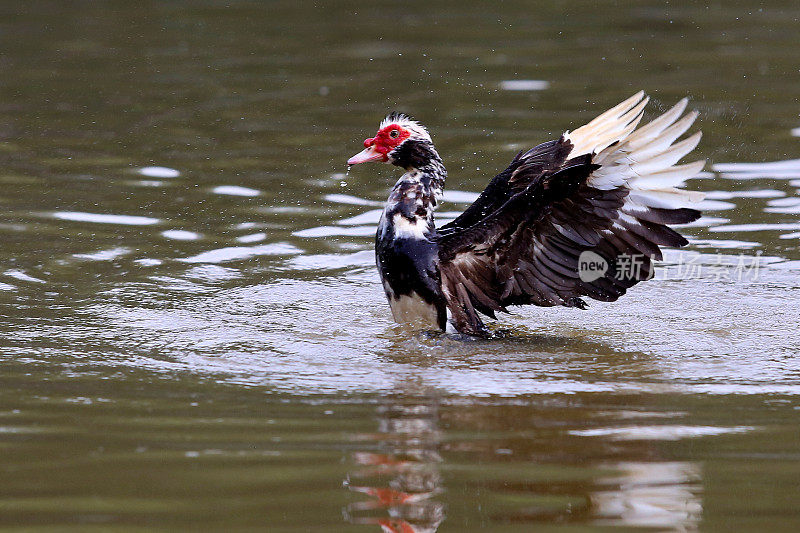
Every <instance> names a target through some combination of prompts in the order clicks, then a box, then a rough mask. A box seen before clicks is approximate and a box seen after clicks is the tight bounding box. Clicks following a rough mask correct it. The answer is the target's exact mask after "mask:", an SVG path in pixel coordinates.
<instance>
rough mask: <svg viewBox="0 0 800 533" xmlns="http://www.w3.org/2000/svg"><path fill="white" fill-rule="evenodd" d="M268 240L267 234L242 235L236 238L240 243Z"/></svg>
mask: <svg viewBox="0 0 800 533" xmlns="http://www.w3.org/2000/svg"><path fill="white" fill-rule="evenodd" d="M266 239H267V234H266V233H251V234H250V235H242V236H240V237H236V240H237V241H238V242H261V241H264V240H266Z"/></svg>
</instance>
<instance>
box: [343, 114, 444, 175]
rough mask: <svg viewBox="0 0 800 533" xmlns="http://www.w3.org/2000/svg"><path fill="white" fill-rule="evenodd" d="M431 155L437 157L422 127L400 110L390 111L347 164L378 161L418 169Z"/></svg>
mask: <svg viewBox="0 0 800 533" xmlns="http://www.w3.org/2000/svg"><path fill="white" fill-rule="evenodd" d="M434 155H435V156H436V157H437V158H438V154H436V151H435V150H434V149H433V143H432V142H431V136H430V135H429V134H428V130H427V129H425V126H423V125H422V124H420V123H419V122H417V121H415V120H412V119H411V118H410V117H408V116H406V115H403V114H401V113H392V114H390V115H389V116H387V117H386V118H385V119H383V121H382V122H381V124H380V126H379V127H378V133H376V134H375V136H374V137H370V138H368V139H365V140H364V149H363V150H362V151H361V152H359V153H357V154H356V155H354V156H353V157H351V158H350V159H348V160H347V164H348V165H357V164H359V163H366V162H368V161H380V162H383V163H391V164H393V165H397V166H400V167H403V168H412V167H416V168H418V167H419V165H420V164H424V163H426V162H427V161H429V160H430V158H431V157H432V156H434Z"/></svg>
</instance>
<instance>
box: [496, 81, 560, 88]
mask: <svg viewBox="0 0 800 533" xmlns="http://www.w3.org/2000/svg"><path fill="white" fill-rule="evenodd" d="M500 88H501V89H503V90H504V91H544V90H546V89H549V88H550V82H549V81H545V80H503V81H501V82H500Z"/></svg>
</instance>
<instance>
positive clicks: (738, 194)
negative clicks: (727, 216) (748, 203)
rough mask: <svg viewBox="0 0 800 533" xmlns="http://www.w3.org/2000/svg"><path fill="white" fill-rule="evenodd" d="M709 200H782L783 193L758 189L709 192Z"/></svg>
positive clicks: (784, 194)
mask: <svg viewBox="0 0 800 533" xmlns="http://www.w3.org/2000/svg"><path fill="white" fill-rule="evenodd" d="M705 195H706V198H708V199H709V200H731V199H733V198H781V197H783V196H786V193H785V192H783V191H776V190H775V189H758V190H755V191H709V192H707V193H705Z"/></svg>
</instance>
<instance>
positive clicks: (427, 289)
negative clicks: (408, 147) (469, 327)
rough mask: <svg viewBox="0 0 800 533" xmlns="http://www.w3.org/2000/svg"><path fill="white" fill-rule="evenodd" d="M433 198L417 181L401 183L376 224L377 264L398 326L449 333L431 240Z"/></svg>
mask: <svg viewBox="0 0 800 533" xmlns="http://www.w3.org/2000/svg"><path fill="white" fill-rule="evenodd" d="M406 176H408V175H406ZM406 176H404V177H406ZM429 196H430V192H429V191H426V187H425V184H424V183H420V182H419V181H418V180H415V179H406V180H403V178H401V180H400V181H398V183H397V185H395V188H394V189H393V190H392V195H391V196H390V197H389V201H388V203H387V205H386V208H385V209H384V212H383V215H382V216H381V220H380V223H379V224H378V232H377V235H376V239H375V251H376V262H377V265H378V272H379V273H380V277H381V282H382V283H383V288H384V291H385V293H386V298H387V299H388V300H389V306H390V307H391V309H392V316H393V317H394V320H395V321H396V322H400V323H410V324H414V325H417V326H421V327H425V328H434V329H445V324H446V321H447V307H446V303H445V299H444V296H443V294H442V288H441V277H440V275H439V265H438V263H439V255H438V253H439V251H438V245H437V244H436V242H435V241H434V240H433V239H432V237H433V236H434V234H435V228H434V225H433V213H432V209H433V207H435V199H431V198H430V197H429Z"/></svg>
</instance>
